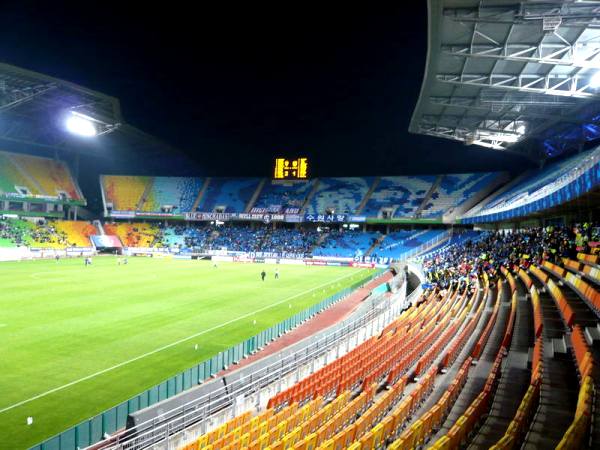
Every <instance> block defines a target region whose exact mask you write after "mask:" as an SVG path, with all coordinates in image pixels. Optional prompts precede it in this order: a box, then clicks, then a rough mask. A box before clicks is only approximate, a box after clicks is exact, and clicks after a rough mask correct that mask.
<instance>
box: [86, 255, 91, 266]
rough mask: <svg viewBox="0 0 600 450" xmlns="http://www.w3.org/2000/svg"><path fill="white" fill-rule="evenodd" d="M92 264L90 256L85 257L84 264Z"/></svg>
mask: <svg viewBox="0 0 600 450" xmlns="http://www.w3.org/2000/svg"><path fill="white" fill-rule="evenodd" d="M91 265H92V258H90V257H89V256H88V257H86V258H85V266H86V267H87V266H91Z"/></svg>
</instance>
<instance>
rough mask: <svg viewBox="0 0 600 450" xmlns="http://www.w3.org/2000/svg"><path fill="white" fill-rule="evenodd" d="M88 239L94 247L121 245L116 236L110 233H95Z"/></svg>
mask: <svg viewBox="0 0 600 450" xmlns="http://www.w3.org/2000/svg"><path fill="white" fill-rule="evenodd" d="M90 239H91V240H92V242H93V243H94V245H95V246H96V248H121V247H123V245H122V244H121V241H120V240H119V238H118V237H117V236H114V235H111V234H102V235H100V234H95V235H93V236H90Z"/></svg>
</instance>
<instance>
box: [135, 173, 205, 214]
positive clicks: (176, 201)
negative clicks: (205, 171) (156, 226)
mask: <svg viewBox="0 0 600 450" xmlns="http://www.w3.org/2000/svg"><path fill="white" fill-rule="evenodd" d="M203 184H204V179H202V178H192V177H152V178H151V180H150V189H149V191H148V193H147V195H146V198H145V201H144V204H143V205H142V208H141V209H142V211H152V212H157V211H160V210H161V207H162V206H165V205H170V206H173V207H175V208H176V209H175V210H174V212H176V213H184V212H189V211H191V210H192V206H193V205H194V202H195V201H196V197H198V193H199V192H200V189H201V188H202V185H203Z"/></svg>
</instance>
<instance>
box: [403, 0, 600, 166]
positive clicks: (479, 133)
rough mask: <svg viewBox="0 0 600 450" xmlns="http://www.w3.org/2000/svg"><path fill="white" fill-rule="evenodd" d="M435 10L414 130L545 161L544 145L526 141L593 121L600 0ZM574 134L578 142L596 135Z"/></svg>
mask: <svg viewBox="0 0 600 450" xmlns="http://www.w3.org/2000/svg"><path fill="white" fill-rule="evenodd" d="M428 6H429V48H428V60H427V66H426V71H425V77H424V80H423V85H422V88H421V93H420V97H419V100H418V102H417V106H416V108H415V111H414V113H413V117H412V119H411V123H410V127H409V130H410V131H411V132H413V133H421V134H426V135H431V136H437V137H443V138H447V139H453V140H457V141H461V142H464V143H465V144H477V145H481V146H484V147H489V148H493V149H498V150H511V151H516V152H520V153H524V154H526V155H527V156H529V157H530V158H533V159H538V158H539V157H540V156H544V155H543V153H542V152H540V146H537V148H536V147H535V146H533V145H526V144H527V143H528V142H529V143H531V142H538V143H539V142H543V141H544V140H547V139H549V137H551V136H550V135H551V133H554V132H555V131H557V130H558V131H560V130H561V129H562V130H566V128H565V127H570V128H571V129H572V128H577V127H583V126H587V125H589V124H590V123H592V124H594V123H595V121H596V120H597V116H598V114H597V113H600V107H598V108H597V109H594V108H592V109H590V106H594V105H600V1H576V0H554V1H552V0H548V1H540V2H531V1H514V0H512V1H511V0H429V1H428ZM596 74H598V75H597V76H596V77H595V78H594V76H595V75H596ZM561 127H562V128H561ZM571 134H573V133H571ZM575 135H576V136H579V138H577V137H576V138H574V139H575V140H579V144H581V143H582V142H584V141H585V139H586V138H588V137H589V133H588V134H586V131H584V132H581V133H579V134H577V133H576V134H575ZM546 156H547V155H546Z"/></svg>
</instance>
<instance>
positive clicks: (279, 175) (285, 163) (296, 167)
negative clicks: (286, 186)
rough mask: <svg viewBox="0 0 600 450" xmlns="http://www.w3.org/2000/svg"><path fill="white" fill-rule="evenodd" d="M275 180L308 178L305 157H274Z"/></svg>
mask: <svg viewBox="0 0 600 450" xmlns="http://www.w3.org/2000/svg"><path fill="white" fill-rule="evenodd" d="M273 178H274V179H275V180H306V179H308V159H307V158H296V159H286V158H275V170H274V175H273Z"/></svg>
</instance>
